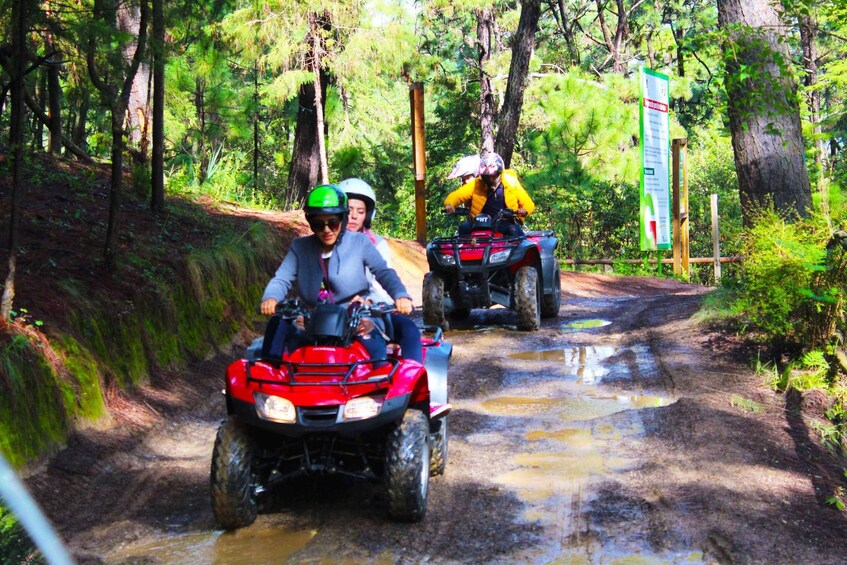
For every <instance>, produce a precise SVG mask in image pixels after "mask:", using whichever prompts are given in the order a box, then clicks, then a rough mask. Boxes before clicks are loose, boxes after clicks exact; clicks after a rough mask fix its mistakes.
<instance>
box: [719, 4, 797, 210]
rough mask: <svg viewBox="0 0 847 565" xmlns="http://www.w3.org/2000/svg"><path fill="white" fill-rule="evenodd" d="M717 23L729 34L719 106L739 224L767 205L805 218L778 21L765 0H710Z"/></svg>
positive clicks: (791, 92) (793, 104)
mask: <svg viewBox="0 0 847 565" xmlns="http://www.w3.org/2000/svg"><path fill="white" fill-rule="evenodd" d="M718 21H719V23H720V25H721V26H722V27H723V28H724V29H726V30H727V31H728V33H729V36H728V42H730V45H729V46H727V48H726V49H725V50H724V52H725V53H726V68H727V78H726V90H727V103H728V108H729V125H730V131H731V133H732V148H733V150H734V153H735V169H736V172H737V174H738V183H739V193H740V196H741V204H742V209H743V213H744V222H745V224H746V225H750V224H751V223H752V220H753V217H754V214H755V213H756V211H757V209H759V208H761V207H765V206H768V205H770V204H772V205H773V206H774V207H775V208H776V209H777V210H779V211H783V212H787V213H789V215H799V216H806V215H808V214H809V212H810V210H811V206H812V195H811V189H810V187H809V175H808V173H807V171H806V166H805V163H804V160H803V153H804V149H803V137H802V131H801V128H800V111H799V108H798V106H797V101H796V92H797V86H796V85H795V83H794V81H793V79H792V78H791V76H790V75H785V74H783V73H782V71H781V65H786V64H788V62H789V60H790V59H789V55H788V49H787V46H786V45H787V42H786V41H785V37H784V36H783V35H782V34H781V33H780V30H782V29H784V27H783V25H782V22H781V21H780V20H779V17H778V15H777V12H776V10H775V9H774V6H773V5H772V4H770V3H769V2H768V1H767V0H718ZM742 69H744V72H743V73H742V72H741V71H742Z"/></svg>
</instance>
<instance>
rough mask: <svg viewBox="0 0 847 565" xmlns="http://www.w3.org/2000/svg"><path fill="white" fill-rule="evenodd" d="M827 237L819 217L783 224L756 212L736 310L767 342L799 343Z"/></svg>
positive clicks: (747, 239)
mask: <svg viewBox="0 0 847 565" xmlns="http://www.w3.org/2000/svg"><path fill="white" fill-rule="evenodd" d="M828 239H829V232H828V230H827V229H826V225H825V223H824V222H823V221H822V220H821V219H820V218H812V219H809V220H802V221H797V222H794V223H788V222H786V221H785V220H784V219H783V218H782V217H780V216H779V215H778V214H777V213H775V212H773V211H772V210H765V211H763V212H761V214H760V215H759V216H758V217H757V218H756V220H755V223H754V225H753V227H752V228H751V229H750V230H749V232H748V233H747V235H746V237H745V241H744V249H743V254H744V256H745V261H744V267H743V273H742V284H741V288H740V289H739V292H738V295H737V300H736V303H735V308H736V311H737V312H738V313H739V314H740V315H742V316H743V317H744V318H745V319H746V320H748V321H749V323H750V324H751V325H752V326H753V327H754V328H755V329H757V330H759V331H762V332H764V334H765V335H767V336H768V337H769V338H770V339H773V340H776V341H778V342H780V343H782V344H788V343H800V342H802V341H803V340H805V339H806V338H807V337H808V336H807V335H806V333H805V329H806V326H805V324H803V319H802V313H803V312H804V308H805V307H808V306H809V303H810V301H814V300H815V299H814V297H812V296H810V289H811V288H812V282H813V277H814V276H815V274H816V273H817V272H818V271H820V270H821V269H822V268H823V267H822V262H823V260H824V257H825V255H826V252H825V246H826V242H827V241H828Z"/></svg>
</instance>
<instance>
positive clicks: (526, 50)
mask: <svg viewBox="0 0 847 565" xmlns="http://www.w3.org/2000/svg"><path fill="white" fill-rule="evenodd" d="M540 14H541V0H524V1H523V3H522V6H521V17H520V20H519V22H518V30H517V32H516V33H515V38H514V42H513V44H512V62H511V64H510V65H509V83H508V84H507V85H506V96H505V98H504V100H503V108H502V109H501V110H500V115H499V118H498V123H497V140H496V141H495V143H494V148H495V149H496V151H497V153H499V154H500V156H501V157H503V161H504V162H505V163H506V167H508V166H509V164H510V162H511V160H512V153H513V152H514V150H515V139H516V137H517V133H518V124H519V123H520V118H521V109H522V108H523V97H524V91H525V90H526V82H527V76H528V74H529V60H530V58H532V49H533V47H534V46H535V32H536V30H537V29H538V18H539V16H540Z"/></svg>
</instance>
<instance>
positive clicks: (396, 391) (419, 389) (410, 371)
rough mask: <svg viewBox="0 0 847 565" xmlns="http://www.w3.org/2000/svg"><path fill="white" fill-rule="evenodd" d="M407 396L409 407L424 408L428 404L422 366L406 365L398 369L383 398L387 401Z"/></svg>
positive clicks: (425, 380)
mask: <svg viewBox="0 0 847 565" xmlns="http://www.w3.org/2000/svg"><path fill="white" fill-rule="evenodd" d="M407 395H408V396H409V405H410V406H419V405H420V406H426V405H428V404H429V383H428V379H427V372H426V369H425V368H424V366H423V365H420V364H418V363H407V364H404V365H403V366H402V367H400V368H399V369H398V371H397V373H396V374H395V376H394V381H393V383H392V385H391V388H390V389H389V391H388V395H387V396H386V397H385V398H386V400H389V399H392V398H396V397H398V396H407Z"/></svg>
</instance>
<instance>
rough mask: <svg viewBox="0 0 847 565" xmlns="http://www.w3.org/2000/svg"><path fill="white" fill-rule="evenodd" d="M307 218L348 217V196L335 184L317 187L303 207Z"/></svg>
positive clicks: (310, 193)
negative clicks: (320, 215) (326, 215)
mask: <svg viewBox="0 0 847 565" xmlns="http://www.w3.org/2000/svg"><path fill="white" fill-rule="evenodd" d="M303 211H304V212H306V216H314V215H317V214H339V215H343V216H344V217H345V218H346V217H347V212H348V208H347V195H346V194H344V191H343V190H341V189H340V188H338V187H337V186H335V185H334V184H322V185H319V186H316V187H315V188H313V189H312V190H311V191H309V195H308V196H307V197H306V205H305V206H304V207H303Z"/></svg>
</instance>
